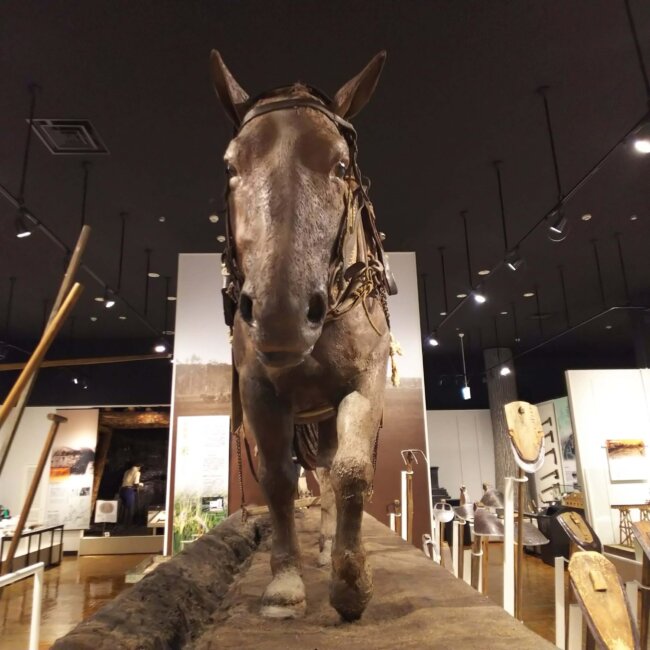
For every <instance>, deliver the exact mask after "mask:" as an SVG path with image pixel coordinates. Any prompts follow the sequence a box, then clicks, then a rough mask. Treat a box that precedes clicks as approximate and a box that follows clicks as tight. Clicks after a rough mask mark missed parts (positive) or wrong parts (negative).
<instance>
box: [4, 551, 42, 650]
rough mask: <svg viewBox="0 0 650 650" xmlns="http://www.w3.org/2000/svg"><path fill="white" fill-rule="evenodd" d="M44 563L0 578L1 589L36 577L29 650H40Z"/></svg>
mask: <svg viewBox="0 0 650 650" xmlns="http://www.w3.org/2000/svg"><path fill="white" fill-rule="evenodd" d="M44 568H45V565H44V564H43V562H38V563H37V564H32V565H31V566H28V567H25V568H24V569H18V571H14V572H13V573H7V574H6V575H3V576H0V589H1V588H3V587H6V586H7V585H11V584H13V583H14V582H20V581H21V580H24V579H25V578H29V576H34V591H33V595H32V619H31V623H30V627H29V646H28V648H29V650H38V641H39V633H40V628H41V603H42V602H43V573H44V572H43V569H44Z"/></svg>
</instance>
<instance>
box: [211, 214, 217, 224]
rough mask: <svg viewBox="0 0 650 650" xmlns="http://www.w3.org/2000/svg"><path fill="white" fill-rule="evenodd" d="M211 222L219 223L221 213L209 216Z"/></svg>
mask: <svg viewBox="0 0 650 650" xmlns="http://www.w3.org/2000/svg"><path fill="white" fill-rule="evenodd" d="M208 219H209V221H210V223H217V222H218V221H219V215H218V214H211V215H210V216H209V217H208Z"/></svg>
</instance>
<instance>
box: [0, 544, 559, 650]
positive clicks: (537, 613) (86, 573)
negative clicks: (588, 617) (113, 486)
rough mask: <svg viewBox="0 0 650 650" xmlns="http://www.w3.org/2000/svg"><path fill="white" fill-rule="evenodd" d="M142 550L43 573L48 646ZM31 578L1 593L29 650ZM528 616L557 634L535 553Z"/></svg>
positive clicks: (110, 592)
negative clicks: (136, 553)
mask: <svg viewBox="0 0 650 650" xmlns="http://www.w3.org/2000/svg"><path fill="white" fill-rule="evenodd" d="M501 551H502V546H501V545H500V544H491V545H490V554H489V564H490V576H489V580H490V583H489V595H490V598H492V600H494V602H496V603H498V604H501V593H500V591H501V564H500V562H501V558H502V555H501ZM146 557H147V556H144V555H112V556H87V557H81V558H76V557H66V558H64V560H63V563H62V564H61V566H59V567H56V568H53V569H49V570H48V571H46V573H45V581H44V597H43V616H42V623H41V643H40V646H39V648H41V649H46V648H49V647H50V645H51V644H52V643H53V642H54V641H55V640H56V639H57V638H58V637H60V636H62V635H63V634H65V633H66V632H68V631H69V630H70V629H72V628H73V627H74V626H75V625H76V624H77V623H78V622H79V621H81V620H82V619H84V618H87V617H88V616H90V615H91V614H93V613H94V612H95V611H97V610H98V609H99V608H100V607H102V605H104V604H105V603H106V602H108V601H109V600H112V599H113V598H115V596H117V595H118V594H119V593H120V592H121V591H123V590H124V589H126V588H127V587H128V585H126V584H125V583H124V574H125V572H126V571H128V570H129V569H131V568H133V567H135V565H137V564H138V563H140V562H142V560H143V559H145V558H146ZM31 592H32V589H31V581H30V580H26V581H23V582H21V583H18V584H16V585H12V586H11V587H8V588H6V589H5V590H4V591H3V593H2V596H1V597H0V639H1V641H2V642H1V643H0V646H1V648H2V650H25V648H26V647H27V639H28V635H29V621H30V611H31ZM524 592H525V599H526V602H525V604H524V612H523V613H524V622H525V624H526V625H527V626H528V627H529V628H530V629H531V630H533V631H535V632H536V633H537V634H539V635H540V636H542V637H544V638H545V639H548V640H549V641H553V640H554V634H555V632H554V605H553V569H552V568H551V567H549V566H547V565H546V564H544V563H543V562H542V561H541V560H540V559H538V558H537V557H532V556H526V557H525V564H524Z"/></svg>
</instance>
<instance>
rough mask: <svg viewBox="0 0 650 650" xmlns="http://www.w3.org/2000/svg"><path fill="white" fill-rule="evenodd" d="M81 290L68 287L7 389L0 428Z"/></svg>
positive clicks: (0, 416)
mask: <svg viewBox="0 0 650 650" xmlns="http://www.w3.org/2000/svg"><path fill="white" fill-rule="evenodd" d="M82 292H83V287H82V286H81V285H80V284H79V283H78V282H77V283H76V284H75V285H74V286H73V287H72V289H70V293H69V294H68V296H67V298H66V299H65V301H64V302H63V304H62V305H61V309H59V311H58V312H57V314H56V316H55V317H54V318H53V319H52V321H51V322H50V323H48V325H47V327H46V328H45V332H43V336H42V338H41V340H40V342H39V344H38V345H37V346H36V349H35V350H34V352H33V353H32V356H31V357H30V359H29V361H28V362H27V365H26V366H25V367H24V368H23V371H22V372H21V373H20V375H19V377H18V379H17V380H16V383H15V384H14V385H13V388H12V389H11V390H10V391H9V395H7V398H6V399H5V401H4V404H3V405H2V407H0V428H2V425H3V424H4V423H5V422H6V420H7V418H8V417H9V414H10V413H11V410H12V409H13V408H14V406H16V405H17V402H18V400H19V398H20V396H21V394H22V393H23V391H24V390H25V388H26V387H27V386H28V385H29V384H30V382H31V381H32V378H33V377H34V375H35V373H36V372H37V371H38V368H39V366H40V365H41V363H42V361H43V357H44V356H45V355H46V353H47V351H48V350H49V348H50V346H51V345H52V343H53V342H54V339H55V338H56V335H57V334H58V333H59V330H60V329H61V327H62V326H63V323H64V322H65V319H66V318H67V317H68V315H69V314H70V312H71V311H72V308H73V307H74V306H75V305H76V303H77V300H79V296H80V295H81V293H82ZM8 451H9V449H8V448H7V449H6V452H8ZM3 464H4V463H3Z"/></svg>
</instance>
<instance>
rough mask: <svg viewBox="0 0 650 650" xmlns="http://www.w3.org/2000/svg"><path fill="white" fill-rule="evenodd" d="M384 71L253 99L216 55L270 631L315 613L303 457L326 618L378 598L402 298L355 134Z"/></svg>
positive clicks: (231, 299) (239, 417) (235, 300)
mask: <svg viewBox="0 0 650 650" xmlns="http://www.w3.org/2000/svg"><path fill="white" fill-rule="evenodd" d="M384 60H385V53H384V52H381V53H380V54H378V55H377V56H375V57H374V58H373V59H372V61H371V62H370V63H369V64H368V65H367V66H366V67H365V68H364V69H363V70H362V71H361V72H360V73H359V74H358V75H357V76H356V77H354V78H353V79H351V80H350V81H348V82H347V83H346V84H345V85H344V86H343V87H342V88H341V89H340V90H339V91H338V92H337V93H336V95H335V96H334V99H333V100H330V99H329V98H327V97H326V96H325V95H324V94H323V93H321V92H320V91H318V90H316V89H315V88H312V87H310V86H306V85H304V84H301V83H297V84H294V85H292V86H287V87H283V88H278V89H275V90H273V91H270V92H266V93H264V94H262V95H259V96H257V97H255V98H249V96H248V94H247V93H246V92H245V91H244V90H243V89H242V88H241V87H240V85H239V84H238V83H237V82H236V81H235V79H234V77H233V76H232V74H231V73H230V71H229V70H228V68H226V66H225V64H224V62H223V60H222V58H221V56H220V55H219V53H218V52H216V51H213V52H212V57H211V68H212V76H213V81H214V85H215V89H216V91H217V95H218V97H219V99H220V101H221V103H222V104H223V107H224V108H225V110H226V113H227V114H228V116H229V117H230V119H231V120H232V122H233V123H234V125H235V136H234V138H233V139H232V141H231V142H230V144H229V145H228V148H227V150H226V153H225V156H224V161H225V167H226V173H227V176H228V180H227V189H226V195H227V206H228V215H227V219H226V222H227V224H226V229H227V232H226V246H225V251H224V254H223V267H224V268H223V272H224V275H225V288H224V308H225V313H226V321H227V323H228V324H229V325H230V326H231V328H232V330H231V331H232V347H233V362H234V363H233V378H234V382H233V424H232V426H233V430H236V429H237V428H238V427H240V426H243V430H244V431H245V432H246V433H247V434H248V433H251V434H252V435H253V436H254V439H255V443H256V444H257V448H258V451H259V481H260V484H261V487H262V490H263V492H264V494H265V496H266V498H267V501H268V505H269V510H270V514H271V521H272V527H273V542H272V551H271V570H272V574H273V579H272V581H271V582H270V584H269V585H268V586H267V588H266V590H265V592H264V595H263V597H262V614H263V615H265V616H270V617H280V618H291V617H297V616H301V615H302V614H304V612H305V608H306V601H305V587H304V584H303V581H302V578H301V560H300V550H299V546H298V539H297V536H296V528H295V523H294V496H295V493H296V483H297V478H298V472H297V465H296V463H295V462H294V457H297V459H298V461H299V462H300V463H301V464H303V465H305V466H306V467H308V468H314V467H317V468H319V469H318V477H319V482H320V485H321V502H322V506H321V508H322V515H321V517H322V521H321V537H320V550H321V553H320V556H319V563H320V564H321V565H323V566H325V565H327V564H330V562H331V571H332V575H331V583H330V603H331V604H332V606H333V607H334V608H335V609H336V610H337V611H338V612H339V614H340V615H341V616H342V617H343V618H344V619H346V620H355V619H358V618H359V617H360V616H361V615H362V613H363V611H364V609H365V607H366V605H367V604H368V601H369V600H370V598H371V596H372V577H371V573H370V569H369V566H368V564H367V562H366V553H365V551H364V548H363V544H362V541H361V518H362V514H363V506H364V498H365V497H366V496H367V494H368V492H369V490H370V489H371V487H372V481H373V476H374V454H375V452H376V447H375V445H376V441H377V434H378V430H379V426H380V424H381V417H382V409H383V401H384V386H385V380H386V366H387V359H388V356H389V352H390V351H391V349H392V348H391V337H390V328H389V320H388V309H387V294H389V293H391V292H392V291H391V290H392V289H394V284H393V283H392V279H391V276H390V272H389V270H388V267H387V260H386V256H385V254H384V251H383V247H382V243H381V237H380V235H379V233H378V231H377V229H376V226H375V218H374V213H373V209H372V205H371V203H370V201H369V199H368V194H367V187H366V184H364V181H363V180H362V177H361V174H360V171H359V168H358V165H357V161H356V154H357V151H356V132H355V130H354V127H353V126H352V124H351V123H350V122H349V120H350V118H352V117H353V116H354V115H356V114H357V113H358V112H359V111H360V110H361V109H362V108H363V107H364V106H365V104H366V103H367V102H368V100H369V99H370V97H371V95H372V93H373V92H374V89H375V86H376V84H377V80H378V78H379V74H380V72H381V69H382V66H383V64H384ZM395 291H396V290H395ZM391 359H392V356H391Z"/></svg>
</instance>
